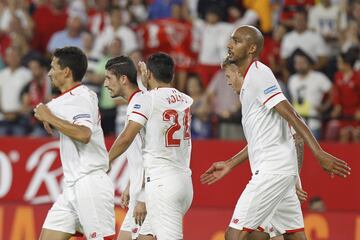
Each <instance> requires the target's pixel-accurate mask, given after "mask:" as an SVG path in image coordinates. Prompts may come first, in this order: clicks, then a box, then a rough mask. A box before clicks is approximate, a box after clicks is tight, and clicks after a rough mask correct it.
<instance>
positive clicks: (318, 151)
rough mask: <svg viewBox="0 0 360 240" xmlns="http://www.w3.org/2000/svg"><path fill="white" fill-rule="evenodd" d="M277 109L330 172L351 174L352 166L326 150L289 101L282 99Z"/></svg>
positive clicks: (322, 165) (342, 175) (339, 174)
mask: <svg viewBox="0 0 360 240" xmlns="http://www.w3.org/2000/svg"><path fill="white" fill-rule="evenodd" d="M275 110H276V111H277V112H278V113H279V114H280V115H281V116H282V117H283V118H284V119H285V120H286V121H287V122H288V123H289V124H290V125H291V126H292V127H293V128H294V129H295V131H296V132H297V133H298V134H299V135H300V136H301V137H302V138H303V139H304V141H305V142H306V144H307V145H308V146H309V147H310V149H311V151H312V152H313V154H314V155H315V157H316V158H317V159H318V160H319V162H320V165H321V167H322V168H323V169H324V170H325V171H326V172H328V173H329V174H331V175H333V174H335V175H338V176H340V177H343V178H346V177H347V176H348V175H350V171H351V168H350V167H349V166H348V164H347V163H346V162H345V161H343V160H340V159H338V158H336V157H334V156H332V155H331V154H329V153H327V152H325V151H324V150H323V149H322V148H321V147H320V145H319V143H318V142H317V141H316V139H315V137H314V136H313V135H312V133H311V132H310V130H309V128H308V127H307V126H306V125H305V123H304V122H303V121H302V120H301V117H300V116H299V115H298V114H297V112H296V111H295V110H294V108H293V107H292V106H291V105H290V103H289V102H288V101H282V102H280V103H278V104H277V105H276V106H275Z"/></svg>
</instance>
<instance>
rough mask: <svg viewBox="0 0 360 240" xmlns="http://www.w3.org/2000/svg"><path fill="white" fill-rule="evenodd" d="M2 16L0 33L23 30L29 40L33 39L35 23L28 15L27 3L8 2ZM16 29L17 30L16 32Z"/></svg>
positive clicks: (11, 0) (12, 0)
mask: <svg viewBox="0 0 360 240" xmlns="http://www.w3.org/2000/svg"><path fill="white" fill-rule="evenodd" d="M6 2H7V4H6V5H4V6H3V9H2V11H1V15H0V31H4V32H8V33H10V32H13V31H16V30H19V29H21V32H22V33H23V34H24V36H26V38H27V39H30V38H31V37H32V32H33V22H32V19H31V17H30V16H29V14H28V7H29V6H28V5H27V4H28V2H27V1H14V0H7V1H6ZM15 29H16V30H15Z"/></svg>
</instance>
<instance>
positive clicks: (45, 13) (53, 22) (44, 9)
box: [32, 0, 67, 53]
mask: <svg viewBox="0 0 360 240" xmlns="http://www.w3.org/2000/svg"><path fill="white" fill-rule="evenodd" d="M32 18H33V20H34V25H35V26H34V27H35V30H34V37H33V39H32V46H33V48H34V49H35V50H37V51H39V52H40V53H45V52H46V47H47V45H48V42H49V40H50V38H51V36H52V35H53V33H55V32H57V31H61V30H63V29H64V28H65V27H66V22H67V12H66V0H50V1H48V2H46V4H43V5H40V6H39V7H38V8H37V9H35V12H34V14H33V16H32Z"/></svg>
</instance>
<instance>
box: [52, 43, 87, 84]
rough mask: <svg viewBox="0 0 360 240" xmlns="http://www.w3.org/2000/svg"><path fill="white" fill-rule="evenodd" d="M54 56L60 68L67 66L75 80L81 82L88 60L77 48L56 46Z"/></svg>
mask: <svg viewBox="0 0 360 240" xmlns="http://www.w3.org/2000/svg"><path fill="white" fill-rule="evenodd" d="M54 57H56V58H57V59H59V65H60V67H61V69H64V68H66V67H68V68H69V69H70V70H71V72H72V75H73V79H74V81H75V82H81V80H82V79H83V77H84V75H85V73H86V69H87V66H88V61H87V58H86V55H85V54H84V53H83V52H82V51H81V50H80V49H79V48H77V47H64V48H57V49H56V50H55V52H54Z"/></svg>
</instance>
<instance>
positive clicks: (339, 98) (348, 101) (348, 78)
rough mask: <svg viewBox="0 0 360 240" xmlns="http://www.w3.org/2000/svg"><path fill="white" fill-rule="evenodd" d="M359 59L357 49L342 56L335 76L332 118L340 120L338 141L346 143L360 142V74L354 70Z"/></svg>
mask: <svg viewBox="0 0 360 240" xmlns="http://www.w3.org/2000/svg"><path fill="white" fill-rule="evenodd" d="M357 57H358V51H356V49H350V50H349V51H348V52H347V53H342V54H340V55H339V57H338V62H337V64H338V70H339V71H338V72H337V73H336V75H335V84H334V89H333V103H334V108H333V110H332V112H331V117H332V118H336V119H338V120H334V121H336V122H337V123H338V126H339V135H340V136H339V139H336V140H340V142H344V143H345V142H350V141H351V140H354V141H355V142H360V73H359V72H357V71H354V69H353V67H354V64H355V61H356V59H357ZM334 125H335V124H334V123H330V124H329V126H334ZM333 131H334V130H333Z"/></svg>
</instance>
